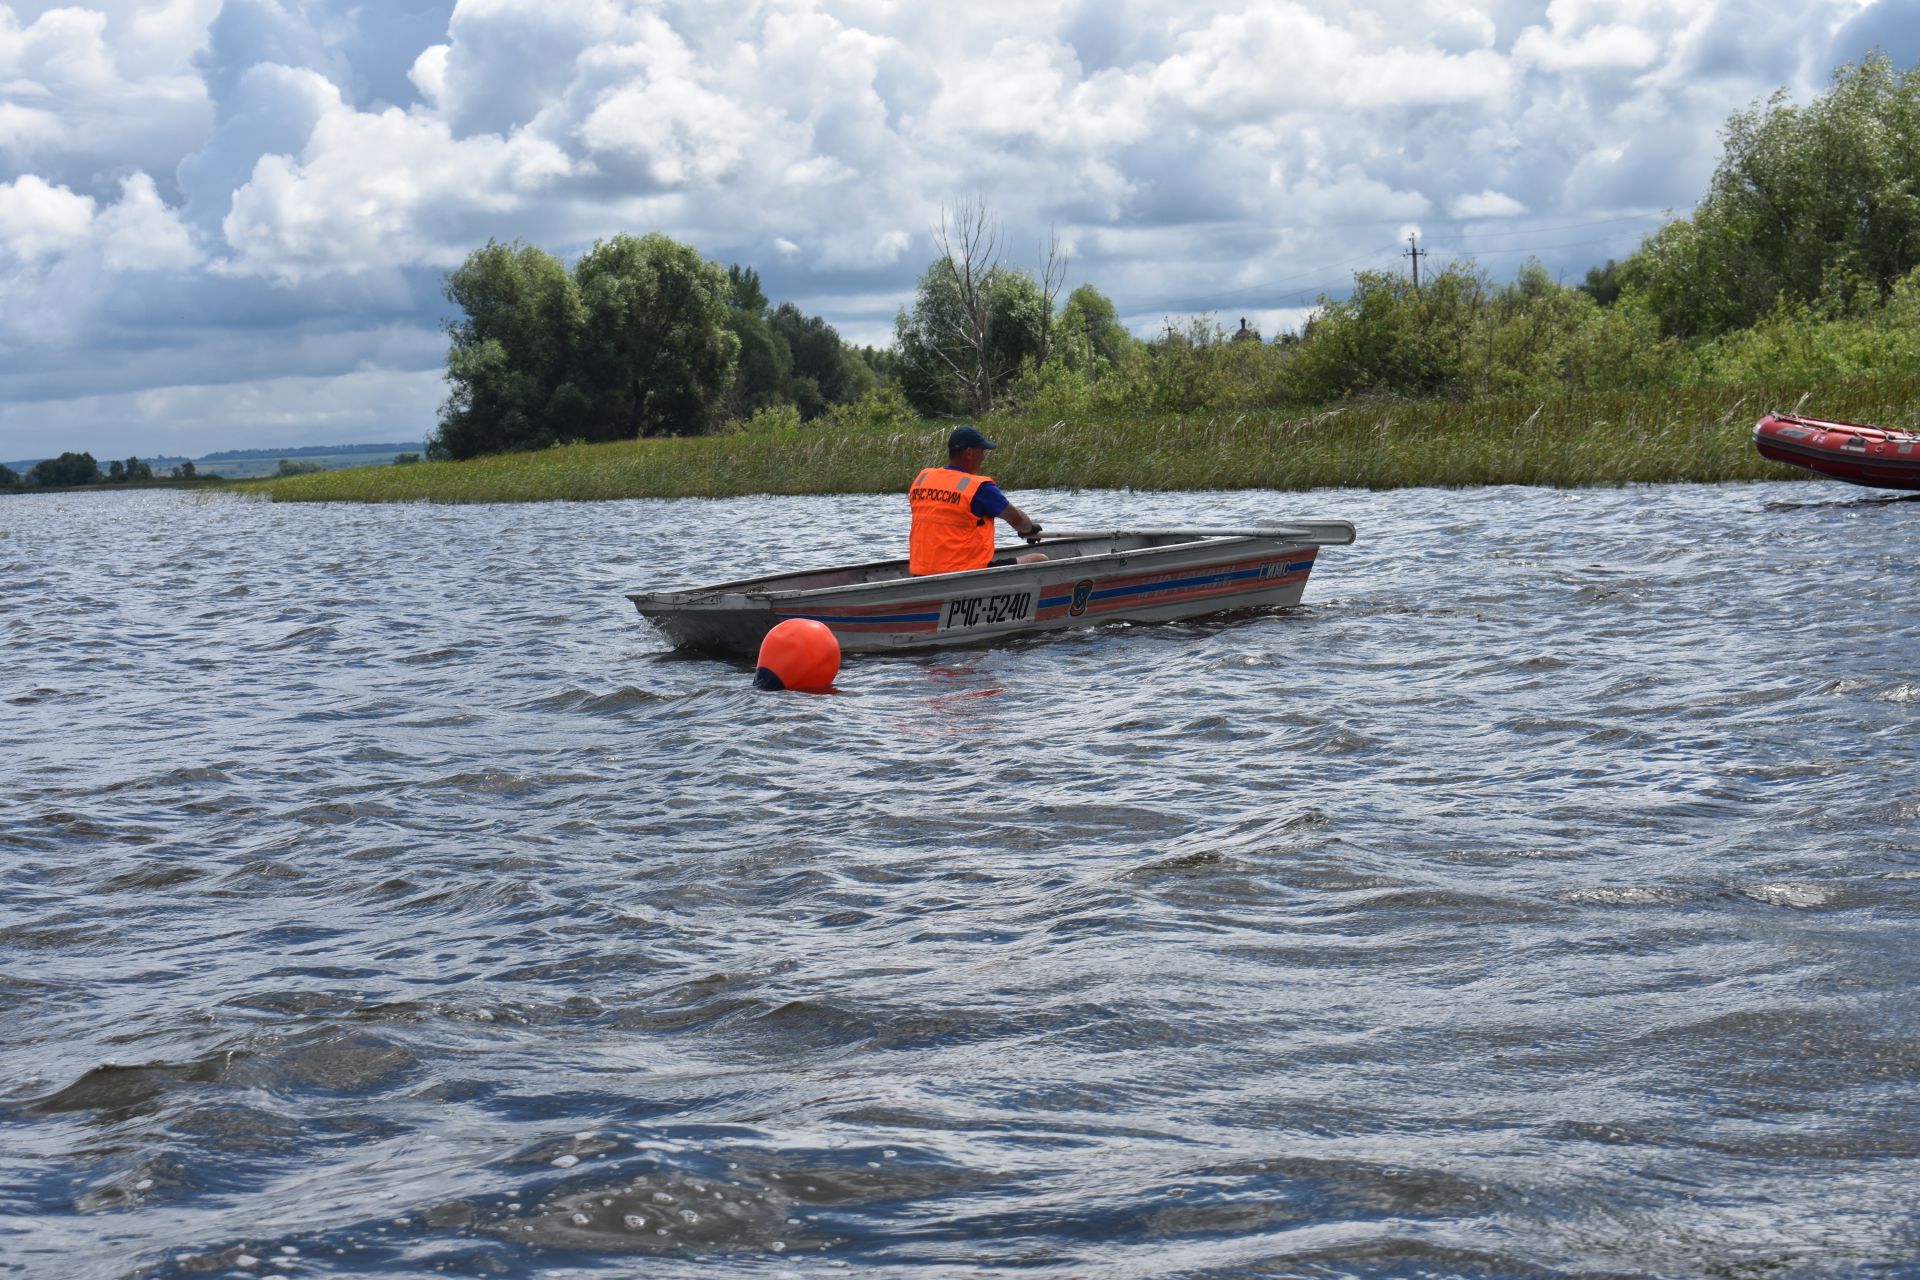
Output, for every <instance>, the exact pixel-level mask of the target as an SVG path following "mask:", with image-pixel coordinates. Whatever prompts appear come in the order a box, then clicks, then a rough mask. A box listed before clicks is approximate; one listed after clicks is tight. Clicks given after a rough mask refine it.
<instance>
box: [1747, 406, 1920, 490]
mask: <svg viewBox="0 0 1920 1280" xmlns="http://www.w3.org/2000/svg"><path fill="white" fill-rule="evenodd" d="M1753 447H1754V448H1756V449H1758V450H1759V451H1760V454H1761V456H1762V457H1767V458H1772V459H1773V460H1774V461H1775V462H1790V463H1792V464H1793V465H1794V466H1796V467H1805V468H1806V469H1807V470H1809V471H1818V472H1819V473H1820V474H1821V475H1823V476H1832V477H1833V478H1834V479H1836V480H1845V481H1847V482H1848V483H1850V484H1864V485H1869V486H1871V487H1873V488H1875V489H1920V434H1916V433H1914V432H1912V431H1889V430H1888V429H1886V428H1885V427H1867V426H1861V425H1860V424H1859V423H1855V422H1824V421H1822V420H1821V419H1819V418H1799V417H1795V416H1794V415H1793V414H1790V413H1770V414H1768V415H1767V416H1766V417H1764V418H1762V419H1760V421H1759V422H1758V423H1756V424H1755V425H1754V428H1753Z"/></svg>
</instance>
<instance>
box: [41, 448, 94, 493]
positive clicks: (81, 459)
mask: <svg viewBox="0 0 1920 1280" xmlns="http://www.w3.org/2000/svg"><path fill="white" fill-rule="evenodd" d="M99 479H100V464H99V463H98V462H96V461H94V457H93V455H92V454H90V453H71V452H69V453H63V454H61V455H60V456H59V457H57V458H43V459H42V460H40V461H39V462H36V463H34V464H33V466H32V468H31V469H29V470H28V472H27V480H28V482H29V483H32V484H37V485H46V486H48V487H54V486H68V485H82V484H93V483H94V482H96V481H97V480H99Z"/></svg>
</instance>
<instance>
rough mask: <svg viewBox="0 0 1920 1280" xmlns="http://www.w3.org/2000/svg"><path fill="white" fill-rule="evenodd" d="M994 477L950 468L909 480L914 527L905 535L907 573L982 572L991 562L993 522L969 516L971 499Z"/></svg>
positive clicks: (924, 473)
mask: <svg viewBox="0 0 1920 1280" xmlns="http://www.w3.org/2000/svg"><path fill="white" fill-rule="evenodd" d="M992 480H993V477H992V476H981V475H975V474H973V473H972V472H970V471H960V470H957V469H955V468H953V467H928V468H927V469H926V470H924V471H922V472H921V473H920V474H919V475H917V476H915V477H914V478H913V487H912V488H911V489H909V490H907V501H908V502H909V503H910V504H911V505H912V507H913V528H912V530H911V532H909V533H908V535H907V572H908V573H911V574H923V573H955V572H957V571H959V570H961V569H981V568H985V567H986V565H987V564H988V562H989V561H991V560H992V559H993V521H992V520H982V519H981V518H980V517H979V516H976V515H975V514H973V495H974V494H976V493H978V492H979V491H980V486H981V485H983V484H990V483H991V482H992Z"/></svg>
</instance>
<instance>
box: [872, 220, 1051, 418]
mask: <svg viewBox="0 0 1920 1280" xmlns="http://www.w3.org/2000/svg"><path fill="white" fill-rule="evenodd" d="M1045 316H1046V300H1045V297H1044V295H1043V294H1042V293H1041V290H1040V286H1039V284H1038V283H1037V282H1036V281H1035V280H1034V278H1033V277H1032V276H1031V275H1029V274H1028V273H1027V272H1025V271H1022V270H1020V269H1018V268H1016V267H1004V266H1000V265H998V264H995V265H994V266H993V267H992V268H990V269H988V270H986V271H984V272H982V273H980V274H979V275H978V277H977V278H976V279H974V280H973V281H972V282H971V283H969V282H968V281H967V279H966V278H965V273H964V270H963V269H961V268H958V267H956V266H955V264H954V261H953V260H952V259H951V258H941V259H938V260H936V261H935V262H934V263H933V265H931V266H929V267H928V268H927V270H926V272H925V274H923V275H922V276H921V277H920V283H919V285H918V287H917V288H916V289H915V290H914V302H913V307H912V309H911V310H902V311H901V312H900V314H899V316H898V318H896V320H895V321H894V342H895V346H896V348H897V350H898V352H899V359H900V372H899V378H900V387H901V390H902V391H904V392H905V393H906V397H907V400H908V402H909V403H911V404H912V405H913V406H914V408H916V409H918V410H920V411H921V412H922V413H927V414H934V415H939V414H952V413H965V414H968V415H971V416H974V417H981V416H984V415H986V414H988V413H991V412H992V411H993V407H994V403H995V401H996V400H997V399H998V398H999V396H1000V395H1001V393H1002V392H1004V391H1005V390H1006V387H1007V385H1008V384H1009V383H1010V382H1011V381H1012V380H1013V379H1014V378H1015V377H1016V376H1017V375H1018V374H1019V372H1020V369H1021V366H1022V364H1024V363H1025V362H1026V361H1028V360H1037V359H1038V357H1039V355H1040V349H1041V339H1042V334H1043V330H1044V327H1045V326H1044V323H1043V322H1044V319H1045Z"/></svg>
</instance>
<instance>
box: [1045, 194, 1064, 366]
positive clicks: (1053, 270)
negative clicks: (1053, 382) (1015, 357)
mask: <svg viewBox="0 0 1920 1280" xmlns="http://www.w3.org/2000/svg"><path fill="white" fill-rule="evenodd" d="M1069 261H1071V255H1069V254H1068V253H1067V251H1066V250H1065V249H1064V248H1062V247H1061V244H1060V233H1059V231H1058V230H1057V229H1056V228H1055V227H1054V226H1053V225H1052V224H1048V226H1047V246H1046V255H1045V257H1044V258H1043V259H1042V262H1043V264H1044V265H1043V267H1042V269H1041V272H1040V296H1041V299H1042V301H1044V302H1045V303H1046V309H1045V310H1044V311H1042V312H1041V313H1040V363H1041V364H1045V363H1046V362H1047V361H1049V360H1051V359H1052V358H1053V302H1054V299H1055V298H1058V297H1059V296H1060V289H1061V286H1063V285H1064V284H1066V282H1067V263H1068V262H1069Z"/></svg>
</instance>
